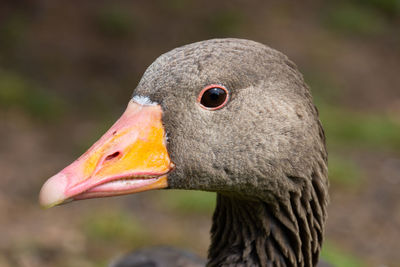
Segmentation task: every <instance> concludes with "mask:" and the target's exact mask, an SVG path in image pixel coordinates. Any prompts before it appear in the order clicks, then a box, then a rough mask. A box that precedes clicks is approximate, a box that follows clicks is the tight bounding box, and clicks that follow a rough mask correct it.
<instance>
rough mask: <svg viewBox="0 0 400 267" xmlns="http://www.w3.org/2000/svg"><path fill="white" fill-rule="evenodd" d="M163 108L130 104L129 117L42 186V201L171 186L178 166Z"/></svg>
mask: <svg viewBox="0 0 400 267" xmlns="http://www.w3.org/2000/svg"><path fill="white" fill-rule="evenodd" d="M161 117H162V110H161V107H160V106H159V105H141V104H137V103H136V102H134V101H130V102H129V104H128V107H127V109H126V111H125V112H124V114H123V115H122V116H121V118H119V120H118V121H117V122H116V123H115V124H114V125H113V126H112V127H111V128H110V129H109V130H108V131H107V132H106V133H105V134H104V135H103V136H102V137H101V138H100V140H98V141H97V142H96V143H95V144H94V145H93V146H92V147H91V148H90V149H89V150H88V151H87V152H86V153H84V154H83V155H82V156H81V157H80V158H78V159H77V160H76V161H74V162H73V163H72V164H71V165H69V166H68V167H66V168H65V169H63V170H62V171H61V172H59V173H57V174H56V175H54V176H53V177H51V178H50V179H48V180H47V181H46V183H45V184H44V185H43V187H42V189H41V191H40V196H39V202H40V204H41V205H42V206H44V207H52V206H55V205H58V204H62V203H64V202H68V201H72V200H78V199H86V198H95V197H106V196H115V195H124V194H130V193H136V192H142V191H147V190H152V189H161V188H166V187H167V186H168V183H167V174H168V173H169V172H170V171H171V170H172V169H173V168H174V164H173V163H172V162H171V160H170V157H169V155H168V151H167V148H166V138H165V132H164V128H163V125H162V121H161V119H162V118H161Z"/></svg>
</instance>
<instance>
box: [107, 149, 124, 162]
mask: <svg viewBox="0 0 400 267" xmlns="http://www.w3.org/2000/svg"><path fill="white" fill-rule="evenodd" d="M120 154H121V153H120V152H119V151H117V152H114V153H112V154H110V155H108V156H107V157H106V158H105V159H104V161H107V160H112V159H114V158H116V157H118V156H119V155H120Z"/></svg>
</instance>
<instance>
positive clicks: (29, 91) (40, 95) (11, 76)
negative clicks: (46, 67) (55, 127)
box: [0, 70, 66, 120]
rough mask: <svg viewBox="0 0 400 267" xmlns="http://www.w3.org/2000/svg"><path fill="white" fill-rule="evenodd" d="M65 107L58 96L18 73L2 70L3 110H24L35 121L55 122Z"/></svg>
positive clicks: (1, 100) (0, 73)
mask: <svg viewBox="0 0 400 267" xmlns="http://www.w3.org/2000/svg"><path fill="white" fill-rule="evenodd" d="M65 107H66V103H65V102H64V101H63V100H62V99H61V98H60V97H59V96H58V95H57V94H53V93H52V92H51V91H49V90H45V89H44V88H41V87H39V86H37V85H36V84H35V83H34V82H33V81H31V80H29V79H27V78H26V77H23V76H21V75H19V74H17V73H13V72H6V71H2V70H0V108H1V109H10V108H16V109H22V110H23V111H24V112H26V113H27V114H30V115H31V116H32V117H33V118H35V119H40V120H55V119H56V118H59V116H60V115H62V114H63V113H64V111H65Z"/></svg>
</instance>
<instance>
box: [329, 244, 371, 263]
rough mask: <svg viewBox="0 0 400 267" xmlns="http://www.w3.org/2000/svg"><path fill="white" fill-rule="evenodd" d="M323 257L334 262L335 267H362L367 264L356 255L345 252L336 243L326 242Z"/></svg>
mask: <svg viewBox="0 0 400 267" xmlns="http://www.w3.org/2000/svg"><path fill="white" fill-rule="evenodd" d="M321 258H322V259H324V260H325V261H327V262H329V263H330V264H332V266H333V267H362V266H365V264H364V263H363V262H362V261H361V260H360V259H358V258H357V257H355V256H352V255H350V254H349V253H347V252H344V251H343V250H341V249H340V248H339V247H337V246H335V245H334V244H332V243H330V242H329V241H328V242H325V243H324V245H323V247H322V251H321Z"/></svg>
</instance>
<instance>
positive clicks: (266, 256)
mask: <svg viewBox="0 0 400 267" xmlns="http://www.w3.org/2000/svg"><path fill="white" fill-rule="evenodd" d="M327 176H328V175H327V150H326V145H325V135H324V131H323V128H322V126H321V123H320V121H319V118H318V111H317V109H316V107H315V106H314V104H313V100H312V96H311V93H310V90H309V88H308V86H307V85H306V84H305V82H304V79H303V77H302V75H301V74H300V72H299V71H298V69H297V67H296V65H295V64H294V63H292V62H291V61H290V60H289V59H288V58H287V57H286V56H285V55H283V54H282V53H280V52H278V51H276V50H274V49H272V48H270V47H268V46H266V45H264V44H261V43H258V42H255V41H250V40H244V39H234V38H226V39H211V40H206V41H201V42H197V43H192V44H189V45H185V46H182V47H179V48H175V49H173V50H171V51H169V52H167V53H165V54H163V55H161V56H160V57H158V58H157V59H156V60H155V61H154V62H153V63H152V64H151V65H150V66H149V67H148V68H147V70H146V71H145V73H144V74H143V77H142V78H141V80H140V82H139V83H138V85H137V87H136V89H135V90H134V93H133V96H132V98H131V99H130V100H129V103H128V106H127V108H126V110H125V112H124V113H123V114H122V116H121V117H120V118H119V119H118V120H117V121H116V122H115V124H114V125H113V126H112V127H111V128H110V129H109V130H108V131H107V132H106V133H105V134H104V135H103V136H102V137H101V138H100V139H99V140H98V141H97V142H96V143H95V144H94V145H93V146H92V147H90V148H89V150H88V151H87V152H85V153H84V154H83V155H82V156H81V157H79V158H78V159H77V160H76V161H74V162H73V163H72V164H71V165H69V166H67V167H66V168H65V169H63V170H62V171H60V172H59V173H57V174H56V175H54V176H52V177H51V178H50V179H48V180H47V181H46V182H45V183H44V185H43V186H42V189H41V191H40V195H39V202H40V204H41V205H42V206H44V207H52V206H56V205H59V204H62V203H67V202H69V201H73V200H82V199H88V198H97V197H108V196H116V195H125V194H131V193H138V192H142V191H148V190H155V189H186V190H203V191H210V192H216V195H217V196H216V197H217V202H216V208H215V211H214V215H213V217H212V227H211V245H210V247H209V251H208V259H207V262H206V263H204V264H205V265H206V266H303V267H309V266H317V264H318V259H319V252H320V250H321V246H322V241H323V236H324V226H325V220H326V216H327V211H326V210H327V203H328V178H327ZM169 252H172V253H175V254H176V255H177V252H176V251H175V250H168V249H159V250H158V254H159V255H160V254H163V253H164V254H165V253H166V254H168V253H169ZM149 253H151V252H150V251H142V252H141V253H139V254H138V255H139V256H140V255H141V256H143V255H144V256H143V257H147V258H150V259H151V256H148V255H150V254H149ZM146 255H147V256H146ZM131 256H132V255H131ZM128 257H129V256H128ZM182 257H183V258H182V259H187V260H191V259H192V256H190V255H189V254H187V255H186V256H182ZM170 258H174V259H178V257H170ZM131 259H132V257H131ZM120 264H121V265H119V266H199V265H189V264H187V265H182V264H181V265H179V264H178V263H176V264H175V265H174V264H171V265H156V264H155V263H154V262H153V263H150V264H147V265H145V264H144V265H134V264H133V263H132V265H123V264H124V263H123V261H122V262H120ZM115 266H118V264H116V265H115ZM203 266H204V265H203Z"/></svg>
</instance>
